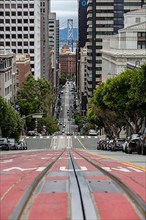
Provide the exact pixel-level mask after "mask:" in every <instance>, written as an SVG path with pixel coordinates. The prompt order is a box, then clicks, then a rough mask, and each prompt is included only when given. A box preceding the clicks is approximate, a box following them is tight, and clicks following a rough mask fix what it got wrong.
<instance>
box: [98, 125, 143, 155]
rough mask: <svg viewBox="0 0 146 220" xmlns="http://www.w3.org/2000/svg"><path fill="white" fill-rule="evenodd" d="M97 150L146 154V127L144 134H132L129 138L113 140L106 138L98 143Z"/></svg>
mask: <svg viewBox="0 0 146 220" xmlns="http://www.w3.org/2000/svg"><path fill="white" fill-rule="evenodd" d="M97 150H111V151H123V152H125V153H130V154H132V153H133V152H137V153H138V154H142V155H146V128H145V129H144V132H143V134H131V136H130V137H127V138H125V139H124V138H117V139H113V140H109V139H104V140H100V141H99V142H98V143H97Z"/></svg>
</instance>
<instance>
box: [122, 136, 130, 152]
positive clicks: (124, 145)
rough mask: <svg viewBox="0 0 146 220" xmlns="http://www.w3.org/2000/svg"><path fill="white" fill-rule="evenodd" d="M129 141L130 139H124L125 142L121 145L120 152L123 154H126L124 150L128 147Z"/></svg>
mask: <svg viewBox="0 0 146 220" xmlns="http://www.w3.org/2000/svg"><path fill="white" fill-rule="evenodd" d="M129 140H130V137H127V138H126V139H125V142H124V144H123V149H122V151H123V152H126V150H127V145H128V141H129Z"/></svg>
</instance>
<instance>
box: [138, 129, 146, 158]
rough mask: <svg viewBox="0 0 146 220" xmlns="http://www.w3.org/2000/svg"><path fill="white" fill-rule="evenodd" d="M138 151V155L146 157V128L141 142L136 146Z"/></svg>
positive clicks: (140, 139)
mask: <svg viewBox="0 0 146 220" xmlns="http://www.w3.org/2000/svg"><path fill="white" fill-rule="evenodd" d="M136 151H137V153H138V154H142V155H146V128H145V129H144V131H143V133H142V135H141V136H140V138H139V141H138V143H137V145H136Z"/></svg>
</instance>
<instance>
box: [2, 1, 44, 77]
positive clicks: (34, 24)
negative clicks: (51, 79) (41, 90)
mask: <svg viewBox="0 0 146 220" xmlns="http://www.w3.org/2000/svg"><path fill="white" fill-rule="evenodd" d="M40 30H41V29H40V0H23V1H20V0H11V1H10V0H2V1H0V47H1V48H3V49H6V50H7V49H9V50H12V51H13V53H15V54H29V55H30V58H31V69H32V74H33V75H34V76H35V78H39V77H41V48H40V47H41V45H40V40H41V36H40Z"/></svg>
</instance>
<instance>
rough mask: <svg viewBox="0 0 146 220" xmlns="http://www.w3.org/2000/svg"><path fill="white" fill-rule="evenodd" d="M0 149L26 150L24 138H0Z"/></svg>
mask: <svg viewBox="0 0 146 220" xmlns="http://www.w3.org/2000/svg"><path fill="white" fill-rule="evenodd" d="M0 150H27V143H26V141H25V140H20V141H16V140H15V139H14V138H0Z"/></svg>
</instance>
